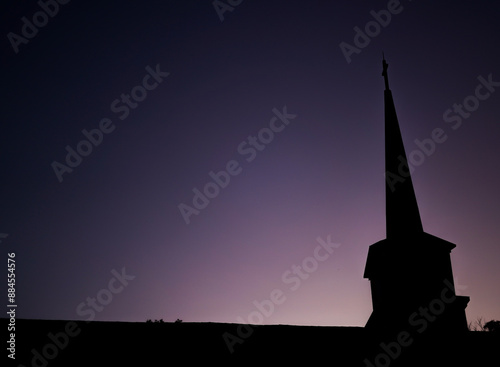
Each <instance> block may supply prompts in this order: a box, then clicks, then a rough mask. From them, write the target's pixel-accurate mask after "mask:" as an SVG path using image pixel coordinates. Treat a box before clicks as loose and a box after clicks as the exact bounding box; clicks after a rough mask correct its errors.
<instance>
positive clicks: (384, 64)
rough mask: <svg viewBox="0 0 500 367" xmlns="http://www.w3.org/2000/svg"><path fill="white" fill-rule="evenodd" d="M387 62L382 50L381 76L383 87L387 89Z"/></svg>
mask: <svg viewBox="0 0 500 367" xmlns="http://www.w3.org/2000/svg"><path fill="white" fill-rule="evenodd" d="M388 67H389V64H388V63H387V62H386V61H385V56H384V52H382V68H383V70H382V76H383V77H384V82H385V89H386V90H389V77H388V76H387V68H388Z"/></svg>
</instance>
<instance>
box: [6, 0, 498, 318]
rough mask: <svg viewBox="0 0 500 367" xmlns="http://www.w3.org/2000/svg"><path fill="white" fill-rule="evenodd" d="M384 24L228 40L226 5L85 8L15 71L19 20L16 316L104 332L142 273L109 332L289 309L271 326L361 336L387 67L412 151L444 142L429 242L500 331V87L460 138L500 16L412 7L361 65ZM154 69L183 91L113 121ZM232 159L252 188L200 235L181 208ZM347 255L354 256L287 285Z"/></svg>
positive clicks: (279, 23) (344, 5)
mask: <svg viewBox="0 0 500 367" xmlns="http://www.w3.org/2000/svg"><path fill="white" fill-rule="evenodd" d="M233 3H237V1H233ZM387 7H388V2H387V1H319V0H316V1H307V2H306V1H298V0H287V1H268V0H266V1H250V0H246V1H243V2H241V4H240V5H238V6H236V7H234V9H233V11H227V12H225V13H224V14H223V17H224V18H223V21H221V19H220V17H219V15H218V14H217V12H216V10H215V9H214V6H213V4H212V1H210V0H205V1H195V0H182V1H138V0H133V1H106V2H104V3H103V2H82V1H71V2H69V3H67V4H64V5H60V6H59V10H58V13H57V14H55V16H54V17H50V18H49V19H48V21H47V25H45V26H43V27H40V29H39V30H38V33H37V34H36V35H35V36H34V37H32V38H31V39H29V40H28V42H27V43H26V44H20V45H19V49H18V52H17V53H16V52H15V51H14V47H12V45H11V43H10V41H9V39H8V37H7V35H8V34H9V32H13V33H16V34H19V35H21V34H22V26H23V21H22V18H23V17H26V18H27V19H29V20H32V19H33V15H34V14H35V13H36V12H38V11H40V6H39V5H37V3H36V2H35V1H31V2H22V3H19V2H15V3H13V4H12V5H11V4H9V5H4V4H2V8H3V9H2V12H1V14H2V15H1V17H2V21H1V25H2V26H1V27H2V28H1V32H2V34H3V35H4V36H3V41H2V59H3V63H2V65H3V67H2V71H1V83H2V88H1V91H0V93H1V100H2V108H1V109H0V118H1V126H0V129H1V130H0V137H1V139H2V143H1V144H0V164H1V171H2V173H3V175H2V180H1V181H0V185H1V198H0V200H1V202H0V215H1V222H0V233H2V234H3V235H2V237H3V238H0V240H1V243H0V248H1V249H2V252H1V253H0V257H1V258H3V259H4V260H5V262H6V259H7V252H15V253H16V260H17V303H18V305H19V306H18V307H19V309H18V315H17V316H18V317H23V318H40V319H76V320H80V319H81V320H83V319H87V318H89V317H90V316H89V313H87V314H85V315H82V311H84V310H87V311H88V309H90V306H88V305H85V302H86V300H87V297H96V295H98V293H99V292H100V293H99V294H100V297H101V300H104V299H105V298H103V297H105V295H106V294H111V293H109V292H108V293H106V291H101V290H103V289H108V287H109V282H110V280H111V279H112V278H113V277H114V275H113V274H112V270H113V269H115V270H116V271H118V272H121V270H122V268H125V271H126V273H127V274H129V275H134V276H135V278H134V279H133V280H129V282H128V285H127V286H126V287H124V288H123V289H121V292H117V293H116V294H114V295H113V298H112V300H110V301H109V302H107V304H106V305H104V306H103V309H102V311H100V312H95V320H122V321H145V320H146V319H160V318H163V319H164V320H166V321H174V320H175V319H177V318H180V319H183V320H184V321H213V322H241V319H240V318H242V319H243V320H244V321H245V322H246V321H248V317H249V315H251V314H252V312H254V311H256V310H257V308H256V306H255V304H254V301H255V300H257V301H262V300H264V299H269V298H270V294H271V292H272V291H273V290H275V289H278V290H280V291H282V293H283V294H282V297H281V298H280V299H281V301H283V302H281V303H280V304H278V305H276V306H275V307H274V310H273V312H270V313H269V315H268V316H265V317H263V322H264V323H266V324H278V323H282V324H299V325H355V326H363V325H364V324H365V323H366V321H367V319H368V317H369V315H370V313H371V310H372V306H371V294H370V288H369V281H368V280H367V279H363V271H364V266H365V262H366V257H367V253H368V247H369V246H370V245H371V244H373V243H375V242H377V241H379V240H381V239H383V238H384V237H385V202H384V195H385V190H384V185H385V182H384V139H383V129H384V125H383V118H384V117H383V89H384V85H383V78H382V77H381V71H382V67H381V56H382V50H383V51H384V52H385V56H386V59H387V61H388V63H389V65H390V66H389V78H390V83H391V89H392V91H393V95H394V100H395V104H396V110H397V113H398V117H399V121H400V126H401V131H402V135H403V139H404V141H405V145H406V150H407V153H410V152H412V151H414V150H415V149H419V148H418V146H417V145H416V143H415V139H419V140H420V141H422V140H424V139H428V138H430V137H431V132H432V131H433V130H434V129H436V128H441V129H443V130H444V131H445V133H446V134H447V140H446V141H445V142H443V143H440V144H437V145H436V148H435V152H433V153H432V154H430V155H429V156H425V160H424V162H423V163H421V164H420V165H418V167H415V171H414V172H413V182H414V186H415V192H416V196H417V200H418V204H419V207H420V213H421V217H422V222H423V226H424V230H425V231H426V232H428V233H431V234H433V235H436V236H438V237H441V238H443V239H446V240H448V241H451V242H453V243H455V244H456V245H457V247H456V248H455V249H454V250H453V252H452V255H451V256H452V266H453V272H454V276H455V283H456V285H457V293H459V294H462V295H468V296H470V297H471V301H470V303H469V306H468V308H467V317H468V319H469V321H474V320H476V319H477V318H478V317H483V318H484V319H485V320H491V319H500V288H499V287H498V281H499V280H500V266H499V260H500V246H499V245H500V244H499V239H500V226H499V222H500V200H499V198H500V195H499V192H498V188H499V187H500V173H499V165H498V156H499V153H500V148H499V147H500V144H499V141H500V86H499V87H496V90H495V91H493V92H490V93H489V96H488V98H485V99H484V100H481V101H480V102H479V105H478V106H475V107H476V108H475V109H474V111H472V112H471V113H470V116H468V117H467V118H462V124H461V125H460V126H458V127H457V125H456V122H446V121H445V120H444V118H443V114H444V113H445V112H446V111H447V110H448V109H450V108H453V105H454V104H455V103H456V104H462V103H463V102H464V99H466V97H468V96H470V95H474V93H475V90H476V86H477V85H478V84H479V80H478V77H480V76H483V77H484V78H486V79H487V78H488V75H490V74H491V75H492V76H491V78H492V79H493V80H494V81H500V67H499V65H500V52H499V51H498V50H499V49H498V45H499V44H500V37H499V36H500V23H499V22H498V15H499V11H500V5H499V4H498V2H496V1H492V0H490V1H472V0H471V1H439V2H436V1H430V0H419V1H409V0H402V1H401V3H400V5H399V7H397V9H398V11H399V13H397V14H393V15H392V17H391V19H390V21H389V22H388V24H386V26H385V27H381V29H380V31H379V32H378V34H375V35H374V36H373V37H372V38H371V39H370V42H369V43H368V44H367V45H363V46H365V47H363V48H360V50H359V51H360V52H359V53H354V54H352V55H351V62H350V63H348V62H347V60H346V57H345V56H344V55H343V53H342V51H341V48H340V47H339V45H340V44H341V43H342V42H346V43H349V44H351V45H354V40H353V39H354V35H355V31H354V27H360V28H361V29H364V28H365V26H366V24H367V23H368V22H370V21H373V19H374V18H373V15H372V14H371V13H370V12H371V11H376V12H378V11H380V10H386V9H387ZM38 21H39V22H43V21H44V18H43V16H40V15H39V18H38ZM374 29H375V28H374ZM375 31H376V29H375ZM157 65H159V69H160V70H161V72H162V73H163V72H169V73H170V74H169V75H168V76H167V77H164V78H163V81H162V82H161V83H158V85H157V86H156V88H155V89H153V90H150V91H147V96H146V97H145V98H144V100H142V101H140V102H139V103H138V105H137V106H136V108H133V109H132V108H130V111H129V113H128V115H127V116H126V117H125V112H124V111H125V110H124V109H123V106H125V102H121V101H118V102H117V104H116V105H115V108H119V107H122V110H121V111H122V112H120V113H117V112H113V111H112V109H111V105H112V103H113V101H115V100H116V99H120V98H121V97H120V96H121V94H122V93H123V94H130V93H131V90H132V89H133V88H134V87H136V86H137V85H142V82H143V78H144V77H145V75H146V74H147V73H148V71H147V70H146V67H147V66H150V67H151V68H152V69H155V68H156V67H157ZM148 83H150V84H148V85H150V86H151V85H152V83H153V79H152V78H150V79H148ZM140 91H141V90H140V88H139V89H136V93H139V94H136V95H138V96H141V95H140ZM482 92H485V90H484V89H483V90H482ZM468 101H469V103H472V102H470V101H473V100H472V99H470V98H469V100H468ZM284 106H287V107H286V108H287V111H288V113H289V114H296V117H295V118H293V119H290V123H289V124H288V125H286V126H285V127H284V129H283V130H282V131H280V132H277V133H275V135H274V138H273V139H272V141H271V142H269V143H268V144H267V145H265V149H263V150H262V151H258V152H257V155H256V156H255V159H253V160H252V161H251V162H248V161H247V158H248V157H249V153H247V154H246V155H244V154H241V153H240V152H239V151H238V147H239V146H240V144H242V143H244V142H245V141H248V137H249V136H256V135H257V134H258V133H259V131H260V130H261V129H263V128H268V127H269V126H270V120H271V118H272V117H273V116H274V114H275V113H274V112H273V109H274V108H276V109H277V110H279V111H283V107H284ZM450 116H455V117H456V116H457V113H453V114H452V115H450ZM120 117H125V118H123V119H120ZM104 118H108V119H109V120H110V121H111V123H112V126H114V127H115V128H114V130H113V131H112V132H110V133H108V134H104V135H103V140H102V142H101V143H100V144H99V145H98V146H96V147H94V148H93V150H92V152H91V153H90V154H89V155H88V156H86V157H83V159H82V162H81V163H80V164H79V165H78V166H77V167H74V169H73V171H72V172H71V173H65V174H64V175H63V176H62V179H63V180H62V182H59V180H58V178H57V176H56V174H55V172H54V169H53V167H52V166H51V165H52V164H53V162H54V161H57V162H59V163H61V164H65V157H66V154H67V152H66V149H65V147H66V146H70V147H72V148H73V149H76V147H77V145H78V143H79V142H80V141H81V140H83V139H85V137H84V135H83V134H82V130H83V129H86V130H92V129H96V128H98V127H99V124H100V121H101V120H102V119H104ZM278 122H279V120H278ZM453 127H455V128H453ZM108 128H109V126H108ZM264 131H266V130H264ZM262 134H264V135H263V136H264V138H266V137H267V135H265V133H262ZM246 144H247V145H246V147H247V148H248V147H249V145H248V143H246ZM416 154H418V153H416ZM232 160H234V161H236V162H238V165H239V167H240V170H241V172H240V173H239V174H237V175H234V176H231V180H230V182H229V184H228V185H227V186H226V187H225V188H222V189H220V192H219V193H218V195H217V196H216V197H214V198H213V199H211V200H210V203H209V205H208V206H207V207H206V208H204V209H202V210H200V212H199V214H198V215H193V216H191V217H190V223H189V224H186V222H185V220H184V219H183V217H182V215H181V213H180V210H179V208H178V206H179V204H181V203H184V204H186V205H191V206H192V200H193V196H194V194H193V191H192V190H193V188H197V189H200V190H203V188H204V186H205V185H206V184H207V183H208V182H211V181H213V180H212V178H211V177H210V176H209V172H211V171H214V172H219V171H221V170H223V169H225V168H226V165H227V163H228V162H229V161H232ZM5 235H8V236H7V237H5ZM328 236H330V238H331V241H332V242H335V243H337V244H340V246H339V247H338V248H335V250H334V251H333V253H331V254H329V256H328V258H327V259H325V260H324V261H322V262H319V264H318V266H317V267H316V269H313V270H314V271H312V272H311V273H310V274H309V276H308V278H307V279H304V280H301V281H300V284H298V283H297V282H294V283H285V282H284V281H283V279H282V277H283V275H284V274H287V275H288V276H290V273H286V272H287V271H288V272H290V271H293V266H294V265H302V264H303V261H304V259H306V258H308V257H311V256H314V252H315V249H316V247H317V246H318V243H317V242H316V239H317V238H318V237H321V238H323V239H326V238H327V237H328ZM402 245H404V244H402ZM321 255H325V253H321ZM308 261H309V262H308ZM307 262H308V263H307ZM306 263H307V264H309V265H310V266H311V264H313V263H311V262H310V259H309V260H306ZM4 274H5V273H4ZM285 278H286V276H285ZM288 279H290V277H289V278H288ZM296 279H298V278H296ZM113 284H114V288H113V289H116V284H117V283H113ZM294 285H296V286H298V288H297V289H296V290H292V286H294ZM82 302H83V303H84V305H83V306H81V308H80V312H78V311H77V308H78V306H79V305H81V303H82ZM254 315H255V314H254ZM250 321H252V320H250Z"/></svg>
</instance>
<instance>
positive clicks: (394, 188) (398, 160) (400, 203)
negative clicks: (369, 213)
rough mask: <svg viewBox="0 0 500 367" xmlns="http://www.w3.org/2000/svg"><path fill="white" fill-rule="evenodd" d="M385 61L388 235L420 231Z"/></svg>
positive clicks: (383, 65) (419, 222)
mask: <svg viewBox="0 0 500 367" xmlns="http://www.w3.org/2000/svg"><path fill="white" fill-rule="evenodd" d="M388 66H389V65H388V64H387V62H386V61H385V57H383V59H382V67H383V71H382V76H383V77H384V81H385V91H384V104H385V176H386V188H385V200H386V209H385V215H386V232H387V233H386V235H387V238H394V237H401V236H408V235H411V234H415V233H421V232H423V228H422V221H421V219H420V213H419V210H418V205H417V199H416V197H415V191H414V189H413V183H412V179H411V175H410V171H409V166H408V163H407V162H408V160H407V158H406V152H405V148H404V145H403V139H402V137H401V131H400V129H399V122H398V117H397V115H396V108H395V107H394V101H393V99H392V92H391V90H390V89H389V77H388V75H387V68H388Z"/></svg>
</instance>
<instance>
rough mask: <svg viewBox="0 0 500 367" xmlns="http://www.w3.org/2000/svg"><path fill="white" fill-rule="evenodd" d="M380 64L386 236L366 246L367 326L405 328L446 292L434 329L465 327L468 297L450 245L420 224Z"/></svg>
mask: <svg viewBox="0 0 500 367" xmlns="http://www.w3.org/2000/svg"><path fill="white" fill-rule="evenodd" d="M382 67H383V69H382V70H383V71H382V76H383V77H384V81H385V91H384V103H385V175H386V189H385V192H386V227H387V238H385V239H383V240H381V241H378V242H377V243H374V244H373V245H371V246H370V249H369V251H368V258H367V260H366V267H365V273H364V277H365V278H368V279H369V280H370V286H371V293H372V303H373V312H372V314H371V316H370V318H369V320H368V322H367V323H366V327H367V328H368V329H372V330H376V332H377V333H392V332H393V333H399V332H400V331H401V330H406V328H407V327H408V320H411V315H414V314H415V311H416V310H419V307H420V308H421V306H422V305H428V304H433V303H434V302H435V301H436V300H439V299H440V297H441V295H442V294H443V292H445V291H449V292H450V294H452V296H453V297H452V298H453V300H454V301H452V302H451V303H450V305H448V306H446V310H445V312H443V315H441V316H439V317H440V319H439V321H436V322H435V323H434V325H436V326H435V328H434V329H435V330H441V331H443V332H446V333H454V332H455V331H466V330H467V319H466V317H465V307H466V306H467V302H468V301H469V297H464V296H458V295H456V294H455V292H454V289H453V272H452V269H451V259H450V252H451V250H452V249H453V248H454V247H455V244H453V243H450V242H448V241H445V240H443V239H440V238H437V237H435V236H432V235H430V234H428V233H425V232H424V231H423V229H422V222H421V220H420V213H419V210H418V205H417V200H416V197H415V192H414V190H413V183H412V179H411V175H410V171H409V166H408V163H407V157H406V152H405V149H404V146H403V139H402V138H401V131H400V129H399V122H398V117H397V115H396V109H395V107H394V101H393V99H392V92H391V90H390V89H389V77H388V74H387V69H388V64H387V62H386V61H385V58H383V60H382ZM446 287H448V288H446ZM447 289H448V290H447ZM410 324H411V323H410ZM394 336H395V335H392V336H391V337H394Z"/></svg>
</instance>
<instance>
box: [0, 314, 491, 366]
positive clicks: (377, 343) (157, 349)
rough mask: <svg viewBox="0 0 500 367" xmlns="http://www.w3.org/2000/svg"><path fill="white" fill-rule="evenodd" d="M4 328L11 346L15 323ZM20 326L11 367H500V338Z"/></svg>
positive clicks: (335, 330)
mask: <svg viewBox="0 0 500 367" xmlns="http://www.w3.org/2000/svg"><path fill="white" fill-rule="evenodd" d="M1 324H2V329H3V330H4V332H3V333H2V334H3V335H4V336H5V337H4V338H5V341H4V342H3V344H4V345H6V346H7V348H8V347H9V343H8V340H9V338H10V335H9V333H10V332H9V331H8V330H7V328H8V321H7V320H6V319H1ZM15 327H16V330H15V333H16V335H15V356H16V359H15V360H12V359H10V358H8V354H9V353H10V352H9V351H8V350H6V348H2V349H3V354H4V355H3V356H2V359H3V360H4V361H5V360H7V362H9V363H8V364H7V365H8V366H21V365H22V366H25V367H28V366H37V367H45V366H160V365H173V366H179V365H181V366H182V365H191V364H194V363H197V364H198V363H211V364H212V363H216V365H219V366H221V365H222V366H238V365H245V366H246V365H250V364H252V365H263V366H284V365H290V366H302V365H307V366H313V365H319V364H322V365H324V364H325V363H326V364H327V365H329V366H370V367H371V366H376V367H381V366H384V367H387V366H475V367H482V366H498V365H499V364H498V363H499V360H500V333H496V334H493V333H484V332H468V333H466V334H464V335H455V336H454V337H446V338H444V337H439V338H434V339H432V340H427V339H423V335H411V336H410V338H401V339H400V340H399V341H398V340H397V338H383V339H382V340H380V338H377V336H376V335H369V334H368V333H367V331H366V330H365V329H363V328H360V327H310V326H286V325H270V326H247V325H238V324H220V323H126V322H90V323H87V322H85V321H78V322H73V321H48V320H16V326H15ZM225 339H226V340H227V342H226V340H225ZM381 343H383V344H381ZM231 348H233V350H232V352H231ZM1 365H2V366H4V365H6V364H4V362H2V363H1Z"/></svg>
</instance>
